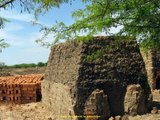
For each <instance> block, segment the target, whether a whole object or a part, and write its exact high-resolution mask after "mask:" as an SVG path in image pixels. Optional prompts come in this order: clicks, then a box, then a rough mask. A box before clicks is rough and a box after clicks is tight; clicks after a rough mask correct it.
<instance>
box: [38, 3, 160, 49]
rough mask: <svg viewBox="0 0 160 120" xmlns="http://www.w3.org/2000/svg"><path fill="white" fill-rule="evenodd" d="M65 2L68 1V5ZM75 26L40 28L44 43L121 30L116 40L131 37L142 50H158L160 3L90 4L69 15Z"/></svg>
mask: <svg viewBox="0 0 160 120" xmlns="http://www.w3.org/2000/svg"><path fill="white" fill-rule="evenodd" d="M67 2H68V1H67ZM72 16H73V18H74V19H75V23H73V24H72V25H70V26H66V25H65V24H64V23H63V22H60V23H57V24H56V25H54V26H53V27H51V28H47V27H42V31H44V36H43V38H42V39H39V40H38V42H43V40H44V38H45V37H46V36H47V35H49V34H50V33H51V34H53V35H54V36H53V38H55V39H54V42H53V43H57V42H58V41H60V40H71V39H77V38H79V35H81V34H82V35H85V36H86V37H91V36H94V35H96V34H98V33H101V32H105V33H107V34H108V35H111V33H110V29H111V28H112V27H117V26H120V25H121V26H123V28H122V29H121V30H120V32H119V33H116V34H114V35H115V36H116V35H118V36H122V35H126V36H132V37H134V38H136V39H137V40H138V42H139V43H140V46H141V47H144V48H157V47H159V46H160V32H159V31H160V1H159V0H92V2H91V3H90V4H86V7H85V9H79V10H77V11H75V12H73V13H72Z"/></svg>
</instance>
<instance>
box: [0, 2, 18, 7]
mask: <svg viewBox="0 0 160 120" xmlns="http://www.w3.org/2000/svg"><path fill="white" fill-rule="evenodd" d="M14 1H15V0H7V1H4V2H2V3H0V8H4V7H5V6H6V5H8V4H11V3H12V2H14Z"/></svg>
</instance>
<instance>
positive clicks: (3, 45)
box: [0, 39, 9, 52]
mask: <svg viewBox="0 0 160 120" xmlns="http://www.w3.org/2000/svg"><path fill="white" fill-rule="evenodd" d="M8 46H9V44H8V43H6V42H4V39H1V40H0V52H1V51H2V49H3V48H6V47H8Z"/></svg>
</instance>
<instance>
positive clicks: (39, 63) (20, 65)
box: [3, 62, 47, 68]
mask: <svg viewBox="0 0 160 120" xmlns="http://www.w3.org/2000/svg"><path fill="white" fill-rule="evenodd" d="M44 66H47V62H46V63H43V62H38V63H37V64H36V63H29V64H27V63H22V64H16V65H12V66H8V65H4V66H3V68H29V67H44Z"/></svg>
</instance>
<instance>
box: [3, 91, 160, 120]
mask: <svg viewBox="0 0 160 120" xmlns="http://www.w3.org/2000/svg"><path fill="white" fill-rule="evenodd" d="M153 98H154V101H155V102H156V105H157V107H158V109H159V112H158V113H157V114H151V113H148V114H146V115H137V116H134V117H131V116H128V117H127V118H126V119H123V120H160V94H159V93H156V92H155V93H153ZM0 120H55V118H54V113H53V112H52V111H48V110H46V109H45V107H44V105H43V104H42V103H41V102H38V103H30V104H23V105H14V106H12V105H0ZM63 120H64V119H63Z"/></svg>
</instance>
